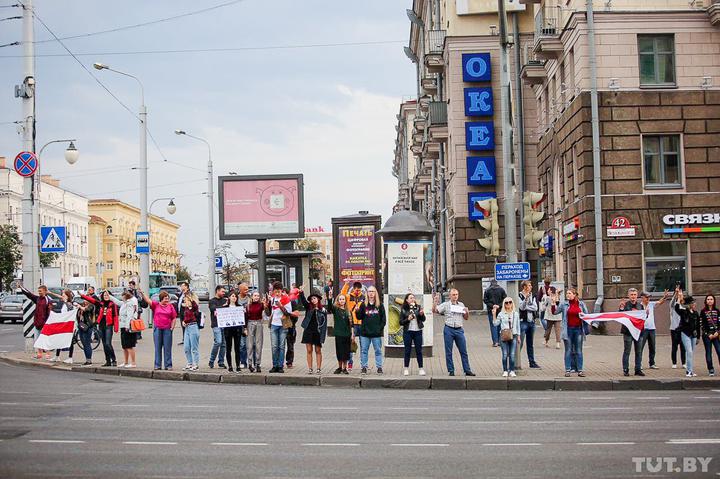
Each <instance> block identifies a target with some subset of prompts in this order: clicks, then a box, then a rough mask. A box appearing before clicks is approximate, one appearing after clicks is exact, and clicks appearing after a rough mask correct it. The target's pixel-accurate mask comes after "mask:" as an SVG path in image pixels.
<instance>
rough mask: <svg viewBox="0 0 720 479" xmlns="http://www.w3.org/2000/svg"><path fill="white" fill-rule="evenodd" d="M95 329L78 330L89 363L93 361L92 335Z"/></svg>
mask: <svg viewBox="0 0 720 479" xmlns="http://www.w3.org/2000/svg"><path fill="white" fill-rule="evenodd" d="M94 330H95V328H87V329H86V330H85V331H83V330H82V329H78V336H80V342H81V343H82V345H83V352H84V353H85V359H86V360H87V361H91V360H92V335H93V331H94Z"/></svg>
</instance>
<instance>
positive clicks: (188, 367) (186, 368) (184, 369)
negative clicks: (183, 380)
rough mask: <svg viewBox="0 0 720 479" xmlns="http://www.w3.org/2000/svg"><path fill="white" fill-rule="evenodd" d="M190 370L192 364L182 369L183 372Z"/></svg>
mask: <svg viewBox="0 0 720 479" xmlns="http://www.w3.org/2000/svg"><path fill="white" fill-rule="evenodd" d="M191 369H192V364H188V365H186V366H185V367H184V368H182V370H183V371H190V370H191Z"/></svg>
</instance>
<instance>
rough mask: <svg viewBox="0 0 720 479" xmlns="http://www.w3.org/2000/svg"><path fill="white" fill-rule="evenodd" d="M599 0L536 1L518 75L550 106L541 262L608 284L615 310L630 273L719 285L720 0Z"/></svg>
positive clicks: (543, 109) (636, 277)
mask: <svg viewBox="0 0 720 479" xmlns="http://www.w3.org/2000/svg"><path fill="white" fill-rule="evenodd" d="M593 6H594V12H593V15H592V18H593V19H594V21H593V22H592V25H591V24H590V22H589V21H588V19H589V18H590V17H589V14H588V12H587V10H586V8H587V6H586V1H585V0H562V1H559V0H543V1H538V2H537V4H536V5H534V7H535V25H536V29H535V38H534V40H533V42H532V54H531V55H529V56H528V57H526V62H525V65H524V67H523V70H522V76H523V80H524V82H525V83H526V84H528V85H532V87H533V89H534V93H535V98H536V100H537V104H538V109H539V112H540V114H539V115H538V127H537V135H536V139H537V141H538V142H539V143H538V149H537V157H538V158H537V161H538V166H539V175H540V185H541V188H542V191H545V192H547V193H548V196H549V201H548V204H547V213H548V218H547V221H546V224H545V229H546V231H547V235H548V237H552V238H553V239H554V244H555V248H554V253H555V254H554V255H552V258H550V259H546V260H543V261H542V263H543V265H542V266H543V269H544V271H545V272H546V273H547V274H548V275H549V276H551V277H553V278H557V279H560V280H562V281H564V282H565V284H568V285H573V286H577V287H578V288H579V289H580V291H581V294H582V295H583V296H584V297H586V298H590V299H592V300H594V299H595V298H598V297H600V298H601V299H602V298H604V301H605V302H604V305H603V309H605V310H611V309H614V308H616V307H617V302H618V300H619V299H621V298H622V297H624V296H625V295H626V294H627V289H628V288H629V287H635V288H638V289H642V290H647V291H649V292H651V293H653V294H654V295H660V294H662V292H663V291H664V290H665V289H670V290H673V289H674V288H675V286H676V285H677V284H679V285H681V286H682V287H683V288H685V289H686V290H688V291H690V292H691V293H694V294H696V295H700V296H702V295H704V294H706V293H717V292H718V290H719V289H720V274H719V273H720V195H719V194H718V193H720V135H719V133H720V2H718V1H717V0H715V1H710V2H708V1H707V0H706V1H705V2H702V1H698V2H688V1H687V0H664V1H662V2H657V1H652V0H645V1H642V0H614V1H612V2H608V1H595V2H593ZM593 35H594V41H593V39H592V37H593ZM593 63H594V64H595V65H596V69H595V74H594V77H593V69H592V68H591V65H592V64H593ZM593 84H595V85H596V89H597V92H598V93H597V99H598V101H597V112H596V113H595V114H594V112H593V108H592V102H591V96H592V90H593ZM594 124H595V125H597V141H593V125H594ZM594 148H595V152H594V151H593V149H594ZM594 153H595V155H594ZM594 168H595V171H597V169H599V171H600V175H599V176H597V175H594ZM595 180H597V185H599V187H600V195H601V196H600V203H601V204H600V208H599V209H598V208H597V205H596V204H595V202H594V200H595V194H596V186H597V185H595V184H594V181H595ZM596 225H597V226H598V227H599V228H598V229H596ZM596 231H600V235H599V236H598V235H596ZM596 241H597V243H598V244H597V245H596ZM596 246H599V247H600V248H602V249H601V251H602V252H603V254H602V259H603V263H604V264H602V265H599V264H598V263H597V261H596V259H597V258H596V254H595V252H596ZM599 266H602V267H603V269H602V272H601V274H600V275H598V267H599ZM600 279H601V280H602V283H603V284H602V289H598V286H599V285H600V281H599V280H600Z"/></svg>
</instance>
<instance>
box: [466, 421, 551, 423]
mask: <svg viewBox="0 0 720 479" xmlns="http://www.w3.org/2000/svg"><path fill="white" fill-rule="evenodd" d="M460 422H461V423H463V424H507V423H508V422H507V421H460ZM518 422H524V421H518ZM554 422H555V421H553V423H554Z"/></svg>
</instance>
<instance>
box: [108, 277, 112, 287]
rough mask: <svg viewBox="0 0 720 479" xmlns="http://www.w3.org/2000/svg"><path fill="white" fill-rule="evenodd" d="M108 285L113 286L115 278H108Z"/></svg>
mask: <svg viewBox="0 0 720 479" xmlns="http://www.w3.org/2000/svg"><path fill="white" fill-rule="evenodd" d="M107 287H108V288H112V287H113V280H112V279H108V280H107Z"/></svg>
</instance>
